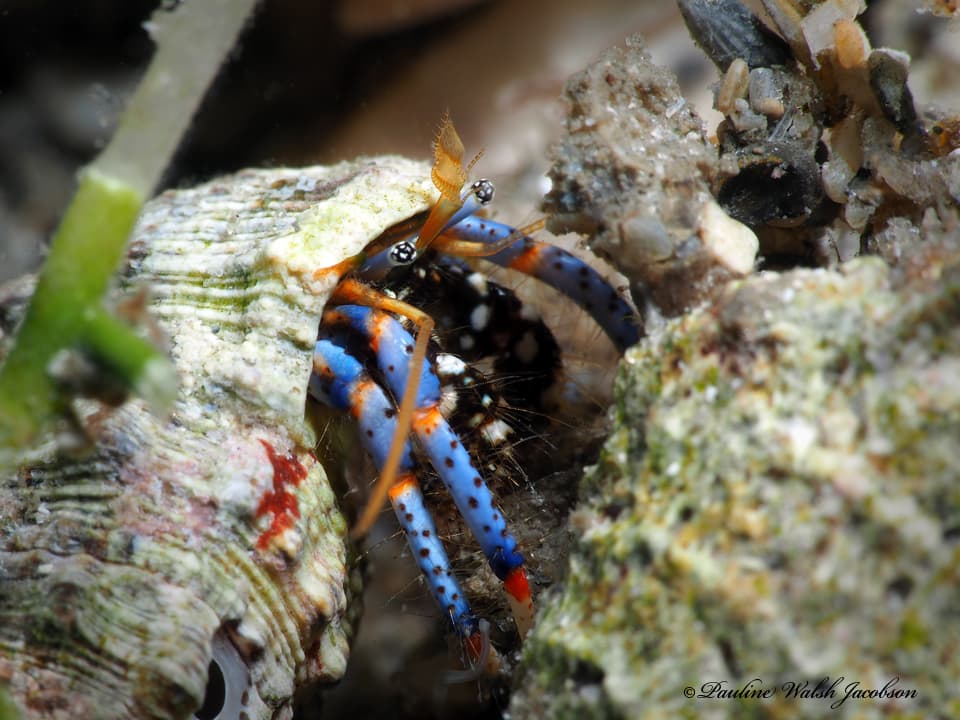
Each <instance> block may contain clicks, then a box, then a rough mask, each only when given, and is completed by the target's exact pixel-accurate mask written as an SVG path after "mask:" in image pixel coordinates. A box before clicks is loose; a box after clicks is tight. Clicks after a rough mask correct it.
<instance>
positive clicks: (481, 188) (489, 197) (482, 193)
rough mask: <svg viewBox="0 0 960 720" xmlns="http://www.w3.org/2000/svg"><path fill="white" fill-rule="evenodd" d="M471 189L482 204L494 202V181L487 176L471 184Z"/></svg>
mask: <svg viewBox="0 0 960 720" xmlns="http://www.w3.org/2000/svg"><path fill="white" fill-rule="evenodd" d="M470 191H471V192H472V193H473V196H474V197H475V198H476V199H477V201H478V202H479V203H480V204H481V205H488V204H490V203H491V202H493V192H494V187H493V182H492V181H490V180H487V179H486V178H481V179H480V180H477V181H476V182H475V183H473V185H471V186H470Z"/></svg>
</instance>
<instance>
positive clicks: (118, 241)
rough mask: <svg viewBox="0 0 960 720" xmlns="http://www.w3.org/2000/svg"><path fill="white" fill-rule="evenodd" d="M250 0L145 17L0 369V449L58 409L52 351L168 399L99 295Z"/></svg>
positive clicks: (169, 374) (169, 376)
mask: <svg viewBox="0 0 960 720" xmlns="http://www.w3.org/2000/svg"><path fill="white" fill-rule="evenodd" d="M256 2H257V0H204V2H188V3H184V4H182V5H180V6H179V7H177V8H176V9H175V10H174V11H173V12H169V11H166V10H163V9H161V10H158V11H157V12H156V13H155V14H154V16H153V18H152V19H151V21H150V23H149V24H148V27H149V29H150V32H151V33H152V35H153V37H154V39H155V40H156V41H157V52H156V54H155V56H154V58H153V60H152V62H151V63H150V67H149V68H148V69H147V72H146V74H145V75H144V78H143V80H142V81H141V83H140V85H139V86H138V88H137V91H136V93H135V94H134V96H133V97H132V98H131V100H130V102H129V104H128V106H127V109H126V111H125V112H124V114H123V116H122V117H121V119H120V124H119V126H118V128H117V131H116V133H115V134H114V136H113V139H112V140H111V141H110V144H109V145H108V146H107V148H106V149H105V150H104V152H103V153H102V154H101V155H100V157H98V158H97V159H96V160H95V161H94V162H93V163H92V164H91V165H90V166H88V167H87V168H86V169H85V170H84V171H83V173H82V174H81V176H80V184H79V188H78V189H77V193H76V195H75V196H74V198H73V201H72V202H71V204H70V206H69V208H68V209H67V213H66V215H65V216H64V218H63V221H62V222H61V224H60V226H59V228H58V229H57V232H56V234H55V235H54V238H53V241H52V243H51V246H50V253H49V255H48V256H47V260H46V262H45V263H44V266H43V269H42V270H41V272H40V277H39V279H38V281H37V288H36V291H35V293H34V296H33V299H32V301H31V304H30V307H29V308H28V310H27V313H26V316H25V317H24V320H23V323H22V325H21V327H20V331H19V334H18V336H17V340H16V344H15V345H14V347H13V349H12V350H11V351H10V354H9V355H8V356H7V359H6V362H5V363H4V365H3V367H2V368H0V449H2V448H4V447H7V448H9V447H22V446H24V445H26V444H28V443H29V442H30V441H31V440H32V439H33V438H34V437H35V436H36V435H37V433H38V432H39V431H40V430H41V429H42V428H43V427H45V426H47V425H48V424H49V423H51V422H52V421H53V420H54V419H55V418H56V417H57V414H58V413H60V412H61V411H62V410H63V405H64V403H65V400H64V398H63V397H61V395H60V393H59V388H58V386H57V385H56V384H55V383H54V382H53V380H52V379H51V378H50V376H49V374H48V367H49V364H50V361H51V359H52V358H53V356H54V355H55V354H56V353H57V352H58V351H60V350H62V349H64V348H83V349H86V350H87V351H90V352H92V353H93V354H94V355H95V356H96V359H97V360H99V361H100V362H101V363H102V364H103V365H104V366H105V367H106V368H108V369H109V370H110V371H112V372H115V373H116V374H117V375H118V377H119V378H120V379H121V380H123V381H124V382H125V383H126V384H127V385H128V386H130V387H132V388H133V389H134V390H136V391H137V392H139V393H140V394H141V395H142V396H144V397H146V398H147V399H148V400H150V401H152V402H153V403H154V404H155V405H156V406H158V408H159V409H160V410H164V409H165V408H166V407H168V406H169V405H170V404H171V403H172V402H173V399H174V397H175V393H176V375H175V372H174V370H173V366H172V365H171V364H170V362H169V360H167V359H166V358H165V357H164V356H163V355H161V354H160V353H159V352H158V351H157V350H156V349H154V348H153V347H151V346H150V345H149V344H148V343H146V342H145V341H144V340H142V339H141V338H139V337H138V336H137V335H136V333H135V332H134V331H133V329H131V328H129V327H127V326H126V325H124V324H123V323H122V322H120V321H119V320H117V319H115V318H112V317H111V316H109V315H108V314H107V313H106V312H105V311H104V310H103V307H102V305H101V303H102V299H103V296H104V293H105V292H106V289H107V286H108V284H109V281H110V277H111V276H112V275H113V273H114V271H115V270H116V268H117V266H118V265H119V263H120V259H121V258H122V256H123V252H124V249H125V247H126V243H127V238H128V237H129V235H130V231H131V230H132V229H133V226H134V223H135V221H136V218H137V215H138V213H139V212H140V208H141V207H142V206H143V203H144V201H145V200H146V198H147V197H149V195H150V194H151V193H152V192H153V190H154V188H155V187H156V185H157V183H158V181H159V179H160V174H161V173H162V172H163V170H164V168H165V167H166V166H167V164H168V163H169V160H170V157H171V156H172V155H173V152H174V151H175V150H176V147H177V144H178V143H179V142H180V137H181V136H182V134H183V132H184V130H185V129H186V127H187V125H188V124H189V122H190V118H191V117H192V116H193V114H194V112H195V110H196V108H197V106H198V105H199V104H200V100H201V98H202V97H203V95H204V93H205V92H206V89H207V87H208V85H209V84H210V82H211V81H212V80H213V77H214V75H215V74H216V72H217V70H218V69H219V68H220V65H221V64H222V63H223V60H224V59H225V58H226V56H227V53H228V52H229V51H230V49H231V48H232V47H233V46H234V44H235V42H236V38H237V35H238V34H239V32H240V30H241V28H242V27H243V24H244V23H245V22H246V20H247V18H248V17H249V16H250V13H251V12H252V10H253V8H254V6H255V5H256Z"/></svg>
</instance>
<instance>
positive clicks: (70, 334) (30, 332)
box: [0, 169, 155, 445]
mask: <svg viewBox="0 0 960 720" xmlns="http://www.w3.org/2000/svg"><path fill="white" fill-rule="evenodd" d="M142 205H143V196H142V195H140V194H138V193H137V192H135V191H133V190H131V189H130V187H129V186H127V185H125V184H121V183H116V182H114V181H113V180H112V179H111V178H109V177H105V176H103V175H101V174H100V173H98V172H97V171H95V170H92V169H90V170H87V171H85V172H84V173H83V175H82V176H81V179H80V186H79V188H78V189H77V194H76V195H75V196H74V199H73V201H72V202H71V204H70V207H69V208H68V209H67V213H66V215H65V216H64V218H63V220H62V222H61V223H60V227H59V228H58V229H57V232H56V234H55V235H54V237H53V242H52V243H51V245H50V254H49V255H48V256H47V261H46V262H45V263H44V266H43V269H42V270H41V272H40V277H39V278H38V280H37V289H36V292H35V293H34V296H33V300H32V302H31V303H30V307H29V309H28V310H27V314H26V317H25V318H24V320H23V325H22V326H21V328H20V333H19V335H18V336H17V343H16V345H15V346H14V347H13V350H11V352H10V355H9V357H7V360H6V363H5V364H4V366H3V372H2V373H0V444H4V445H8V444H17V445H19V444H22V443H24V442H26V441H27V440H28V439H29V438H30V437H31V436H32V435H33V433H34V432H35V431H36V429H37V428H38V427H39V426H40V425H41V424H42V423H43V422H44V421H46V420H47V419H48V418H49V417H50V416H51V415H52V414H54V413H56V412H58V411H59V410H60V405H61V399H60V397H59V395H58V393H57V387H56V385H54V384H53V383H52V382H51V381H50V379H49V377H48V376H47V366H48V365H49V363H50V359H51V358H52V357H53V355H54V354H55V353H56V352H57V351H58V350H60V349H61V348H64V347H71V346H73V345H75V344H77V342H78V341H79V339H80V337H81V335H82V333H83V332H84V328H85V325H86V319H87V317H88V315H87V313H89V311H90V309H91V308H96V307H97V306H99V303H100V299H101V298H102V297H103V294H104V292H105V291H106V288H107V283H108V282H109V280H110V277H111V276H112V275H113V273H114V271H115V270H116V267H117V264H118V263H119V261H120V257H121V256H122V254H123V251H124V248H125V247H126V239H127V236H128V235H129V234H130V230H131V229H132V228H133V224H134V222H135V221H136V218H137V213H138V212H139V211H140V207H141V206H142ZM126 335H127V336H128V337H135V336H134V335H133V333H132V331H131V330H129V329H126ZM154 352H155V351H154Z"/></svg>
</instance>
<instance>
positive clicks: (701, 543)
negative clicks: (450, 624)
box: [510, 241, 960, 720]
mask: <svg viewBox="0 0 960 720" xmlns="http://www.w3.org/2000/svg"><path fill="white" fill-rule="evenodd" d="M958 328H960V251H958V248H957V245H956V243H955V241H954V242H953V243H952V244H947V245H943V246H940V247H939V248H930V247H929V246H928V249H927V252H926V254H925V255H924V257H922V258H919V257H918V258H915V262H914V263H912V264H910V269H909V270H906V269H901V270H891V269H890V268H888V267H887V266H886V265H885V264H884V263H883V262H882V261H881V260H879V259H877V258H864V259H858V260H855V261H853V262H851V263H849V264H847V265H845V266H843V268H842V269H841V270H840V271H832V270H823V269H821V270H794V271H791V272H786V273H783V274H777V273H767V274H761V275H755V276H752V277H750V278H748V279H746V280H744V281H741V282H738V283H734V284H732V285H731V286H729V287H728V288H727V290H726V292H725V293H724V294H723V296H722V298H721V299H720V300H719V301H718V302H717V303H716V304H715V305H714V306H713V307H710V308H706V309H703V310H700V311H696V312H693V313H691V314H689V315H687V316H686V317H683V318H679V319H676V320H673V321H671V322H669V323H668V324H667V326H666V327H665V329H664V330H663V331H662V332H658V333H656V334H654V336H652V337H650V338H648V339H647V340H646V341H644V342H643V343H641V344H640V345H639V346H637V347H636V348H635V349H634V350H632V351H630V352H628V354H627V364H626V366H625V367H624V368H623V369H622V372H621V375H620V378H619V381H618V390H617V393H618V398H617V401H616V408H617V409H616V417H615V424H616V429H615V430H614V433H613V435H612V436H611V438H610V440H609V441H608V443H607V445H606V448H605V450H604V453H603V455H602V457H601V461H600V463H599V465H598V466H597V467H596V468H595V469H594V470H593V471H592V472H589V473H588V475H587V476H586V478H585V480H584V481H583V484H582V486H581V494H582V497H583V502H582V504H581V506H580V508H579V509H578V510H577V511H575V513H574V516H573V520H572V522H573V525H574V529H575V532H576V534H577V541H576V544H575V546H574V548H573V552H572V558H571V566H570V576H569V578H568V579H567V582H566V585H565V587H564V588H563V590H562V592H560V593H559V594H558V595H557V596H556V597H554V598H553V601H552V602H551V603H546V602H545V603H542V604H543V606H544V607H545V611H544V612H543V613H542V614H541V615H540V617H539V621H538V624H537V626H536V627H535V629H534V631H533V633H532V635H531V637H530V639H529V644H528V646H527V647H526V649H525V655H524V658H525V660H524V662H525V666H524V670H523V671H522V682H521V689H520V690H519V691H517V692H516V693H515V694H514V697H513V701H512V705H511V708H510V712H511V716H512V717H514V718H518V719H522V718H559V717H574V716H575V717H579V718H630V719H631V720H640V719H643V718H662V717H697V718H739V717H743V716H744V715H745V714H749V715H750V717H756V718H771V719H772V718H779V717H796V718H822V717H826V716H829V717H835V718H838V719H842V718H854V717H856V718H862V719H864V720H873V719H879V718H893V717H948V716H951V717H952V716H954V715H955V714H956V713H957V712H958V710H960V708H958V706H957V699H956V678H957V677H960V663H958V656H957V653H956V652H955V650H956V643H957V634H956V632H955V629H956V613H957V607H958V605H957V602H958V601H957V587H958V586H960V563H958V562H957V558H958V554H960V544H958V537H960V533H958V530H960V524H958V518H960V460H958V455H957V452H956V440H957V438H958V437H960V386H958V384H957V382H956V378H957V376H958V373H960V332H958ZM823 678H827V680H826V681H825V686H831V685H832V687H833V689H834V694H833V695H832V696H827V697H826V698H825V699H816V698H814V697H810V696H809V695H806V696H801V695H800V694H799V689H800V688H802V687H803V683H805V682H806V683H809V684H808V685H807V686H806V688H807V690H808V691H811V692H812V691H813V689H814V688H815V687H816V686H817V684H818V682H820V681H821V680H822V679H823ZM834 681H836V683H835V684H834ZM709 683H720V685H719V686H712V689H711V686H710V685H709ZM790 683H793V685H791V684H790ZM718 687H719V688H722V689H725V690H726V691H727V692H733V691H734V690H737V689H740V688H744V687H747V688H753V689H755V690H756V689H762V690H771V691H772V694H771V695H770V696H769V697H768V698H758V697H756V696H754V697H750V696H747V697H745V698H744V699H741V700H734V699H722V698H721V697H719V696H718V695H716V694H714V696H713V697H699V696H700V695H701V694H709V693H711V692H714V693H716V690H717V688H718ZM884 687H886V688H887V694H886V695H882V696H876V695H874V696H873V697H870V696H862V695H861V696H857V694H856V693H857V691H858V690H859V691H861V692H862V691H879V690H881V689H882V688H884ZM686 688H690V689H689V690H687V689H686ZM791 688H795V689H796V690H797V693H796V694H794V695H792V696H791V695H790V690H791ZM848 694H849V696H848ZM844 698H846V700H844Z"/></svg>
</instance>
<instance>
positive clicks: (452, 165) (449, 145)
mask: <svg viewBox="0 0 960 720" xmlns="http://www.w3.org/2000/svg"><path fill="white" fill-rule="evenodd" d="M478 157H479V156H478ZM474 162H476V159H474ZM470 166H471V167H473V163H470ZM430 177H431V178H432V179H433V184H434V185H436V187H437V190H439V191H440V194H441V195H442V196H443V198H445V199H446V200H449V201H450V202H454V203H458V204H459V203H460V188H462V187H463V184H464V183H465V182H466V181H467V171H466V170H464V168H463V141H461V140H460V136H459V135H457V130H456V128H454V126H453V120H451V119H450V114H449V113H447V112H445V113H444V114H443V117H442V118H441V119H440V127H439V129H438V130H437V137H436V138H435V139H434V141H433V169H432V170H431V172H430Z"/></svg>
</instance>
